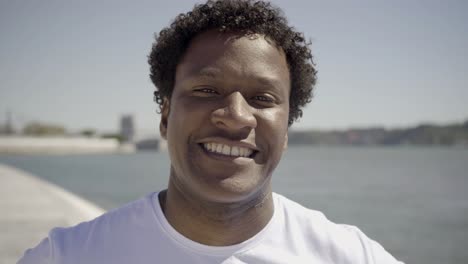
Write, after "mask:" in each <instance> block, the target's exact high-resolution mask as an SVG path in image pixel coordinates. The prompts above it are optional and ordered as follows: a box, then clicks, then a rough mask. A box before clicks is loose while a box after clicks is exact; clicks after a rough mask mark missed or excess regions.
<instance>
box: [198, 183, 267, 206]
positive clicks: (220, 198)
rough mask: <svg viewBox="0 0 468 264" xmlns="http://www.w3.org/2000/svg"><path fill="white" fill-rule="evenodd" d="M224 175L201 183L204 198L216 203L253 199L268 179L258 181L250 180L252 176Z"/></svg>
mask: <svg viewBox="0 0 468 264" xmlns="http://www.w3.org/2000/svg"><path fill="white" fill-rule="evenodd" d="M247 178H250V179H245V177H226V178H224V179H222V180H220V181H218V182H216V183H211V184H208V185H207V184H206V183H205V184H203V185H204V186H203V187H202V189H203V191H202V193H203V196H205V199H207V200H209V201H212V202H218V203H237V202H241V201H246V200H250V199H253V198H254V197H256V196H257V194H258V195H262V193H263V192H262V190H264V189H266V187H267V185H268V184H269V180H268V181H267V182H266V181H263V182H258V181H252V179H253V178H254V177H247Z"/></svg>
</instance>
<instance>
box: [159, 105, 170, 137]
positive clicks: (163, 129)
mask: <svg viewBox="0 0 468 264" xmlns="http://www.w3.org/2000/svg"><path fill="white" fill-rule="evenodd" d="M169 110H170V102H169V99H167V97H164V99H163V104H162V107H161V122H159V133H161V137H162V138H164V139H167V120H168V118H169Z"/></svg>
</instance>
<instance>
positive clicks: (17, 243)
mask: <svg viewBox="0 0 468 264" xmlns="http://www.w3.org/2000/svg"><path fill="white" fill-rule="evenodd" d="M103 212H104V210H103V209H101V208H99V207H97V206H95V205H93V204H91V203H90V202H88V201H85V200H83V199H82V198H79V197H77V196H75V195H73V194H71V193H69V192H67V191H65V190H64V189H62V188H60V187H58V186H56V185H54V184H51V183H48V182H46V181H44V180H42V179H39V178H38V177H36V176H34V175H31V174H29V173H27V172H25V171H22V170H19V169H16V168H13V167H10V166H7V165H3V164H0V264H7V263H8V264H10V263H16V261H18V259H19V258H20V257H21V256H22V255H23V252H24V251H25V250H26V249H27V248H31V247H34V246H36V245H37V244H38V243H39V242H40V240H41V239H43V238H45V237H46V236H47V234H48V231H49V230H50V229H52V228H53V227H57V226H71V225H75V224H77V223H79V222H82V221H86V220H90V219H93V218H95V217H96V216H99V215H100V214H102V213H103Z"/></svg>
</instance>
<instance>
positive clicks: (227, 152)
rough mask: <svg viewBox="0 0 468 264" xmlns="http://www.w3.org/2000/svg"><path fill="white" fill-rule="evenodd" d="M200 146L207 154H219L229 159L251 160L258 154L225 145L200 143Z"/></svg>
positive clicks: (242, 148) (253, 151) (251, 150)
mask: <svg viewBox="0 0 468 264" xmlns="http://www.w3.org/2000/svg"><path fill="white" fill-rule="evenodd" d="M200 146H201V147H202V148H203V149H204V150H205V151H207V152H209V153H214V154H220V155H224V156H229V157H242V158H253V157H254V156H255V154H256V153H257V152H258V151H256V150H253V149H250V148H245V147H238V146H229V145H226V144H221V143H214V142H209V143H200Z"/></svg>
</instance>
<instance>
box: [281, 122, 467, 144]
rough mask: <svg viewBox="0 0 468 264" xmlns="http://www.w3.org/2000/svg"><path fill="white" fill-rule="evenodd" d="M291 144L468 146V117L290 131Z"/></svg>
mask: <svg viewBox="0 0 468 264" xmlns="http://www.w3.org/2000/svg"><path fill="white" fill-rule="evenodd" d="M289 143H290V144H315V145H445V146H465V147H467V146H468V120H467V121H465V122H464V123H459V124H450V125H445V126H442V125H433V124H422V125H418V126H415V127H410V128H404V129H385V128H380V127H375V128H357V129H348V130H341V131H340V130H333V131H318V130H310V131H290V132H289Z"/></svg>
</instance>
